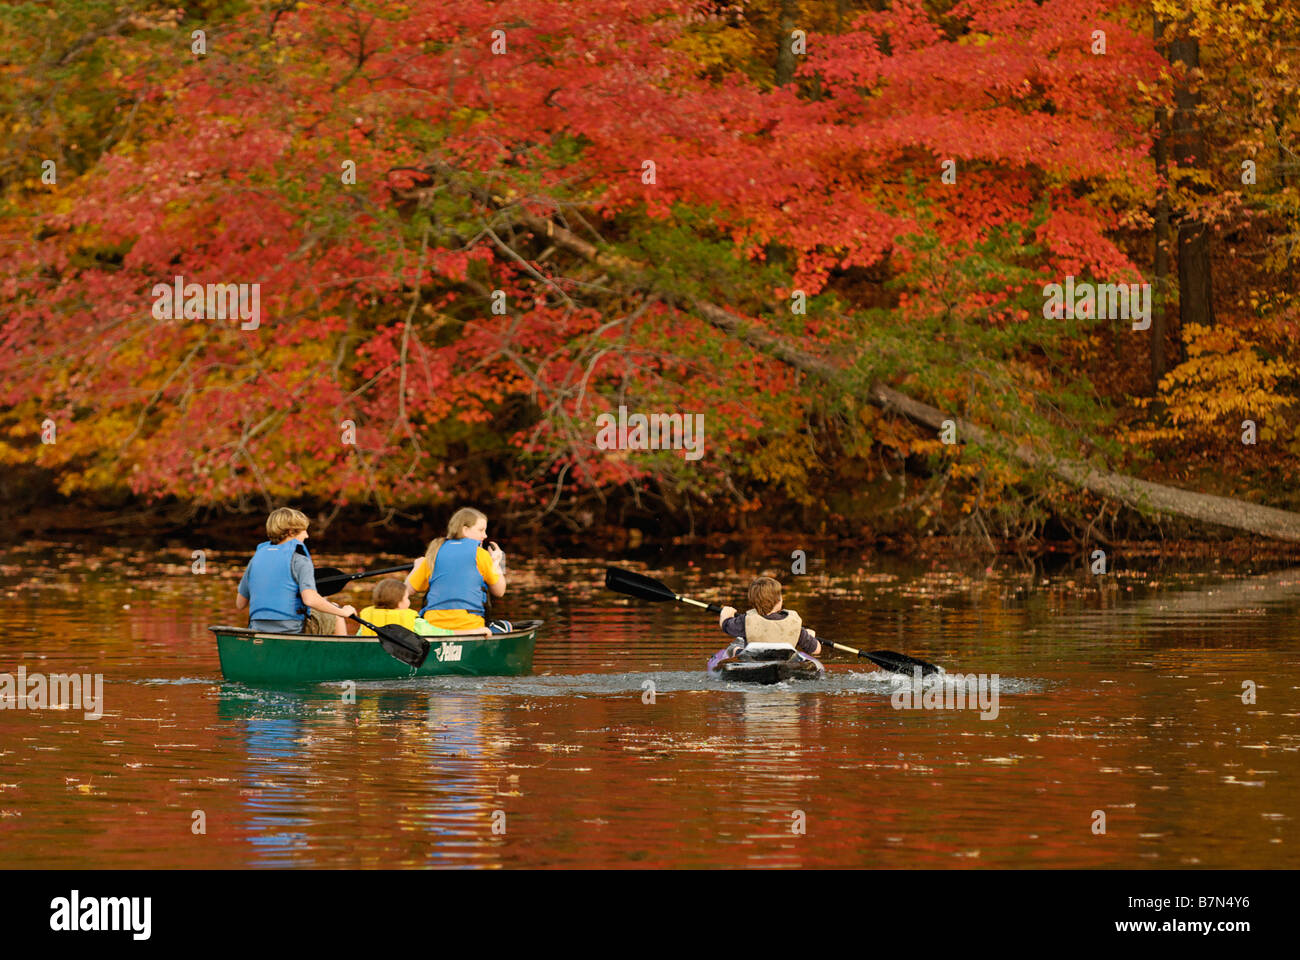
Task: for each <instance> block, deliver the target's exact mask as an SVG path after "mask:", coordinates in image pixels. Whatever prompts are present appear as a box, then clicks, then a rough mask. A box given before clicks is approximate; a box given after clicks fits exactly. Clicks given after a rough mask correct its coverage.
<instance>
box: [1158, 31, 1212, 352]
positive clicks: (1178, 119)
mask: <svg viewBox="0 0 1300 960" xmlns="http://www.w3.org/2000/svg"><path fill="white" fill-rule="evenodd" d="M1185 29H1186V28H1185V25H1180V30H1185ZM1169 53H1170V57H1171V58H1172V61H1173V62H1174V63H1178V64H1182V65H1183V66H1184V67H1185V68H1186V69H1187V70H1189V71H1190V70H1193V69H1195V68H1197V67H1199V66H1200V60H1201V58H1200V45H1199V43H1198V42H1197V40H1196V38H1195V37H1188V36H1181V35H1180V36H1179V37H1178V38H1177V39H1175V40H1173V41H1172V42H1171V43H1170V44H1169ZM1196 82H1197V81H1196V80H1195V79H1194V78H1192V79H1188V80H1185V81H1183V82H1181V83H1179V84H1178V86H1176V87H1175V88H1174V118H1173V137H1172V139H1173V144H1172V145H1173V152H1174V163H1176V164H1177V165H1178V166H1179V167H1180V168H1182V169H1183V170H1193V169H1195V168H1196V167H1198V166H1204V164H1205V159H1206V153H1205V138H1204V136H1203V135H1202V133H1201V127H1200V122H1199V121H1198V119H1197V117H1196V108H1197V106H1198V105H1199V104H1200V102H1201V95H1200V93H1199V92H1195V91H1194V90H1193V89H1192V84H1194V83H1196ZM1198 192H1199V191H1198ZM1210 294H1211V290H1210V235H1209V231H1208V230H1207V229H1206V227H1205V222H1204V221H1203V220H1201V219H1200V218H1199V217H1196V216H1192V215H1189V214H1183V215H1182V216H1181V217H1179V221H1178V319H1179V322H1180V323H1181V324H1182V326H1183V327H1184V328H1186V326H1187V324H1189V323H1199V324H1202V325H1204V326H1212V325H1213V324H1214V304H1213V302H1212V300H1211V298H1210Z"/></svg>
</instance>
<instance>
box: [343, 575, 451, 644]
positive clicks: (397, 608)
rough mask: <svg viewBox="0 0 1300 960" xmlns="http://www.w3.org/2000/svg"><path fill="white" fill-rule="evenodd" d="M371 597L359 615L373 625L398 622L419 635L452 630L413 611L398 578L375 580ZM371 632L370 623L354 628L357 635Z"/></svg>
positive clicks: (433, 635)
mask: <svg viewBox="0 0 1300 960" xmlns="http://www.w3.org/2000/svg"><path fill="white" fill-rule="evenodd" d="M371 600H372V603H373V606H369V607H366V609H364V610H362V611H361V619H362V620H369V621H370V622H371V623H373V624H374V625H375V626H378V627H387V626H389V625H390V624H397V625H398V626H399V627H405V628H406V629H407V630H410V631H412V632H414V633H418V634H419V635H420V636H422V637H445V636H449V635H450V634H451V633H453V631H451V630H446V629H444V628H442V627H435V626H434V625H433V624H431V623H430V622H429V621H428V620H426V619H424V617H421V616H417V615H416V613H415V611H414V610H412V609H411V596H410V594H409V593H408V592H407V590H406V584H405V583H403V582H402V581H401V580H393V579H392V578H389V579H387V580H380V581H379V582H378V583H377V584H375V590H374V593H373V594H372V596H371ZM374 635H375V633H374V631H373V630H371V629H370V628H369V627H364V626H363V627H362V628H361V629H360V630H358V631H357V636H358V637H373V636H374Z"/></svg>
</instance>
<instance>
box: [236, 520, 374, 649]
mask: <svg viewBox="0 0 1300 960" xmlns="http://www.w3.org/2000/svg"><path fill="white" fill-rule="evenodd" d="M266 536H267V540H266V542H265V543H259V544H258V545H257V550H256V551H255V552H254V553H253V559H251V560H249V561H248V567H247V569H245V570H244V577H243V579H242V580H240V581H239V593H238V594H237V595H236V597H235V609H236V610H245V609H246V610H248V626H249V629H250V630H258V631H261V632H263V633H306V634H312V635H315V636H347V629H346V628H345V627H344V626H343V620H344V618H346V617H350V616H352V615H353V614H354V613H356V612H357V611H356V608H355V607H340V606H336V605H335V604H333V603H330V602H329V601H328V600H326V599H325V598H324V597H322V596H321V595H320V594H319V593H317V592H316V568H315V567H314V566H313V565H312V562H311V554H310V553H308V552H307V543H306V540H307V516H306V514H303V513H301V512H299V511H297V510H294V509H292V508H290V507H280V508H279V509H278V510H272V511H271V515H270V516H269V517H267V518H266Z"/></svg>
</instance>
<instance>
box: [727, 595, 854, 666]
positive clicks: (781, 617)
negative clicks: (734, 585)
mask: <svg viewBox="0 0 1300 960" xmlns="http://www.w3.org/2000/svg"><path fill="white" fill-rule="evenodd" d="M749 605H750V608H751V609H749V610H748V611H746V612H745V613H739V612H737V610H736V608H735V607H723V608H722V612H721V613H720V614H719V615H718V626H720V627H722V632H723V633H725V634H726V635H727V636H729V637H732V638H733V639H735V640H736V641H738V642H737V643H734V644H732V645H731V647H734V648H735V651H734V652H730V649H731V648H729V653H728V655H729V656H734V655H735V653H738V652H739V651H740V650H741V649H743V648H744V646H745V645H746V644H749V643H788V644H789V645H790V646H792V647H794V648H795V649H796V650H799V651H801V652H802V653H806V654H808V655H809V656H811V657H820V656H825V655H826V654H828V653H830V652H831V647H830V646H829V645H825V644H822V643H821V642H820V641H819V640H818V639H817V635H816V634H815V633H814V632H813V631H812V630H809V629H808V628H806V627H805V626H804V625H803V621H802V620H800V619H799V614H797V613H795V612H794V611H793V610H784V609H782V604H781V584H780V583H778V582H777V581H776V580H773V579H772V578H771V577H755V578H754V582H753V583H751V584H750V585H749Z"/></svg>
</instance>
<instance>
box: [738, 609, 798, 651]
mask: <svg viewBox="0 0 1300 960" xmlns="http://www.w3.org/2000/svg"><path fill="white" fill-rule="evenodd" d="M785 614H786V615H785V616H784V617H783V618H782V619H780V620H769V619H767V617H765V616H763V615H762V614H761V613H759V612H758V611H757V610H746V611H745V643H746V644H747V645H748V644H751V643H784V644H789V645H790V646H792V647H793V646H796V645H797V644H798V643H799V634H800V632H801V631H802V630H803V621H802V620H800V619H799V614H797V613H795V612H794V611H793V610H787V611H785Z"/></svg>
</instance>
